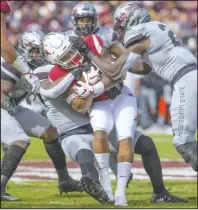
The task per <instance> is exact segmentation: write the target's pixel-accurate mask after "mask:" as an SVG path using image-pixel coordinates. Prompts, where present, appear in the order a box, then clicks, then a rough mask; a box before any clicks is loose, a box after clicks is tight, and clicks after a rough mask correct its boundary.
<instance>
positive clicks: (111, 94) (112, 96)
mask: <svg viewBox="0 0 198 210" xmlns="http://www.w3.org/2000/svg"><path fill="white" fill-rule="evenodd" d="M121 92H122V86H121V85H120V84H119V85H117V86H115V87H112V88H111V89H109V90H107V96H108V97H109V98H110V99H115V98H116V97H117V96H118V95H120V93H121Z"/></svg>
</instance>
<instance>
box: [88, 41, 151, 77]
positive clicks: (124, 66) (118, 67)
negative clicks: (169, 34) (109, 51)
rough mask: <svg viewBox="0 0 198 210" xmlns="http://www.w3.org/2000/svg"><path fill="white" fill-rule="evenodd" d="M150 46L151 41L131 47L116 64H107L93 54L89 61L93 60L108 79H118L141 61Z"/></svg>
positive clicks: (90, 55)
mask: <svg viewBox="0 0 198 210" xmlns="http://www.w3.org/2000/svg"><path fill="white" fill-rule="evenodd" d="M149 46H150V40H149V39H145V40H143V41H141V42H138V43H136V44H134V45H132V46H129V47H128V48H127V49H126V51H125V52H124V53H123V54H122V55H121V56H120V57H119V58H118V59H117V60H116V62H115V63H114V64H112V63H108V62H105V61H103V60H102V59H101V58H100V57H98V56H96V55H93V54H89V59H91V60H92V61H93V62H94V63H95V64H96V65H97V66H98V67H99V68H100V69H101V71H103V72H104V73H105V74H106V75H107V76H108V77H110V78H112V79H117V78H118V77H120V76H122V75H123V72H126V71H127V70H129V69H130V68H132V67H133V66H134V65H135V64H136V62H137V61H138V60H140V56H141V54H142V53H144V52H145V51H146V50H147V49H148V48H149Z"/></svg>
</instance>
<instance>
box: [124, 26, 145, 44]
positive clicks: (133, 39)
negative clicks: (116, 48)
mask: <svg viewBox="0 0 198 210" xmlns="http://www.w3.org/2000/svg"><path fill="white" fill-rule="evenodd" d="M146 38H147V36H146V33H145V30H144V26H143V25H142V24H140V25H137V26H133V27H131V28H129V29H128V30H127V32H126V33H125V35H124V46H125V47H126V48H127V47H129V46H130V45H133V44H135V43H137V42H140V41H142V40H144V39H146Z"/></svg>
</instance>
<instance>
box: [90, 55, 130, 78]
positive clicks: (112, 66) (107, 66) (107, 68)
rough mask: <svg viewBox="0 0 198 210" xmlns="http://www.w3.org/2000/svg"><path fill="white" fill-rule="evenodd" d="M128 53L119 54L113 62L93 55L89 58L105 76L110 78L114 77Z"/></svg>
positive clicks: (119, 70)
mask: <svg viewBox="0 0 198 210" xmlns="http://www.w3.org/2000/svg"><path fill="white" fill-rule="evenodd" d="M128 55H129V53H124V54H123V55H122V56H120V57H119V58H118V59H117V60H116V62H115V63H111V62H107V61H105V60H104V59H101V58H100V57H98V56H96V55H94V56H92V57H91V56H90V57H89V58H90V59H91V60H92V61H93V62H94V63H95V64H96V66H97V67H98V68H99V69H100V70H101V71H102V72H103V73H104V74H105V75H106V76H107V77H110V78H114V77H115V76H117V75H118V74H119V73H120V72H121V70H122V67H123V66H124V64H125V62H126V60H127V57H128Z"/></svg>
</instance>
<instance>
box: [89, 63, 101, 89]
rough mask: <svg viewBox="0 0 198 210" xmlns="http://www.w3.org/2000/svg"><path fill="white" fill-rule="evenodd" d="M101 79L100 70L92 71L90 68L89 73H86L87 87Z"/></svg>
mask: <svg viewBox="0 0 198 210" xmlns="http://www.w3.org/2000/svg"><path fill="white" fill-rule="evenodd" d="M100 79H101V76H100V70H99V69H96V70H95V69H94V67H93V66H92V67H91V68H90V71H88V72H87V80H88V84H89V85H95V84H96V83H97V82H98V81H99V80H100Z"/></svg>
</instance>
